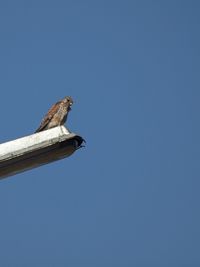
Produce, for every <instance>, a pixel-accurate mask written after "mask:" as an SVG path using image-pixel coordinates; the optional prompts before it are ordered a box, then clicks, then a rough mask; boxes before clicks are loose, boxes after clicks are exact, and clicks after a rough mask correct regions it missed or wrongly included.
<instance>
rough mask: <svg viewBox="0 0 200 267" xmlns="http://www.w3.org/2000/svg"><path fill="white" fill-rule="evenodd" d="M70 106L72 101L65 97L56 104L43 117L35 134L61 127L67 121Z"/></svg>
mask: <svg viewBox="0 0 200 267" xmlns="http://www.w3.org/2000/svg"><path fill="white" fill-rule="evenodd" d="M72 105H73V99H72V98H71V96H66V97H64V98H63V99H61V100H60V101H58V102H56V103H55V104H54V105H53V106H52V107H51V108H50V109H49V111H48V112H47V114H46V115H45V116H44V118H43V120H42V121H41V124H40V126H39V128H38V129H37V130H36V131H35V133H38V132H41V131H45V130H48V129H51V128H54V127H56V126H60V125H63V124H64V123H65V122H66V120H67V116H68V113H69V111H70V110H71V106H72Z"/></svg>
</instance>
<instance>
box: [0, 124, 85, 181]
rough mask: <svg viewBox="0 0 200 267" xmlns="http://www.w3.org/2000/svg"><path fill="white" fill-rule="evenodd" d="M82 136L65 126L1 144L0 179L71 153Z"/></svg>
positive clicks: (80, 141)
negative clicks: (71, 131)
mask: <svg viewBox="0 0 200 267" xmlns="http://www.w3.org/2000/svg"><path fill="white" fill-rule="evenodd" d="M82 142H83V138H82V137H81V136H79V135H76V134H74V133H70V132H69V131H68V130H67V129H66V128H65V127H64V126H58V127H55V128H52V129H50V130H46V131H43V132H39V133H36V134H32V135H29V136H25V137H22V138H19V139H16V140H13V141H9V142H6V143H3V144H0V179H3V178H6V177H8V176H11V175H14V174H17V173H20V172H23V171H26V170H29V169H32V168H36V167H39V166H41V165H43V164H47V163H50V162H52V161H55V160H59V159H62V158H65V157H68V156H70V155H71V154H73V153H74V152H75V151H76V150H77V149H78V148H79V147H81V144H82Z"/></svg>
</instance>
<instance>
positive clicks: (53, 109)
mask: <svg viewBox="0 0 200 267" xmlns="http://www.w3.org/2000/svg"><path fill="white" fill-rule="evenodd" d="M60 103H61V101H58V102H57V103H56V104H54V105H53V106H52V107H51V108H50V109H49V111H48V112H47V114H46V115H45V116H44V118H43V120H42V122H41V124H40V126H39V128H38V129H37V130H36V131H35V133H37V132H40V131H42V130H44V128H45V127H46V126H47V125H48V123H49V122H50V120H51V119H52V118H53V116H54V114H55V113H56V112H57V111H58V109H59V106H60Z"/></svg>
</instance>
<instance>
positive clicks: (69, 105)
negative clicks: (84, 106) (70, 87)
mask: <svg viewBox="0 0 200 267" xmlns="http://www.w3.org/2000/svg"><path fill="white" fill-rule="evenodd" d="M63 100H64V103H66V105H67V106H68V109H69V110H71V106H72V105H73V103H74V101H73V99H72V98H71V96H66V97H65V98H64V99H63Z"/></svg>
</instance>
